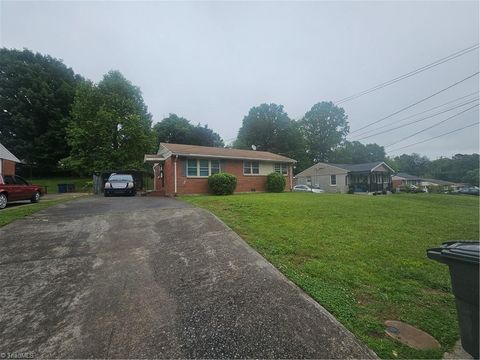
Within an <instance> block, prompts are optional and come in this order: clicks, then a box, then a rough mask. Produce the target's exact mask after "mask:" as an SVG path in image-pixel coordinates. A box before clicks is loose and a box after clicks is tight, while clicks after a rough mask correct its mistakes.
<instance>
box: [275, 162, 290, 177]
mask: <svg viewBox="0 0 480 360" xmlns="http://www.w3.org/2000/svg"><path fill="white" fill-rule="evenodd" d="M274 170H275V172H277V173H280V174H282V175H287V174H288V165H287V164H275V165H274Z"/></svg>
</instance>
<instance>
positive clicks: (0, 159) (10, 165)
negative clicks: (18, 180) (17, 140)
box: [0, 144, 20, 175]
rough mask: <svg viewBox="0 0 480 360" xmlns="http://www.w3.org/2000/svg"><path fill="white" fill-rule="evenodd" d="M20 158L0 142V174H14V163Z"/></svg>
mask: <svg viewBox="0 0 480 360" xmlns="http://www.w3.org/2000/svg"><path fill="white" fill-rule="evenodd" d="M16 163H20V160H18V158H17V157H16V156H15V155H13V154H12V153H11V152H10V151H8V149H7V148H6V147H5V146H3V145H2V144H0V175H15V165H16Z"/></svg>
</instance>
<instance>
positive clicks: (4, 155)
mask: <svg viewBox="0 0 480 360" xmlns="http://www.w3.org/2000/svg"><path fill="white" fill-rule="evenodd" d="M0 159H5V160H10V161H14V162H17V163H21V161H20V160H18V158H17V157H16V156H15V155H13V154H12V153H11V152H10V151H8V149H7V148H6V147H5V146H3V145H2V144H1V143H0Z"/></svg>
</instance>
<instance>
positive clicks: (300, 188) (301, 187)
mask: <svg viewBox="0 0 480 360" xmlns="http://www.w3.org/2000/svg"><path fill="white" fill-rule="evenodd" d="M293 191H295V192H312V193H316V194H322V193H324V192H325V190H322V189H320V188H317V187H311V186H308V185H295V186H294V187H293Z"/></svg>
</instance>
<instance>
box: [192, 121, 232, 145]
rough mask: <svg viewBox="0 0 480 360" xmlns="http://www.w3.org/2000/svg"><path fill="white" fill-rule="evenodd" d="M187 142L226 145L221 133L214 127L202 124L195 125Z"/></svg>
mask: <svg viewBox="0 0 480 360" xmlns="http://www.w3.org/2000/svg"><path fill="white" fill-rule="evenodd" d="M187 144H192V145H200V146H213V147H224V146H225V144H224V143H223V140H222V138H221V137H220V135H218V134H217V133H216V132H214V131H213V130H212V129H209V128H208V125H201V124H198V125H197V126H194V127H193V129H192V131H191V134H190V140H189V142H188V143H187Z"/></svg>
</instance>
